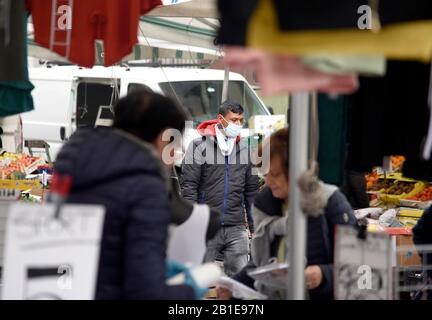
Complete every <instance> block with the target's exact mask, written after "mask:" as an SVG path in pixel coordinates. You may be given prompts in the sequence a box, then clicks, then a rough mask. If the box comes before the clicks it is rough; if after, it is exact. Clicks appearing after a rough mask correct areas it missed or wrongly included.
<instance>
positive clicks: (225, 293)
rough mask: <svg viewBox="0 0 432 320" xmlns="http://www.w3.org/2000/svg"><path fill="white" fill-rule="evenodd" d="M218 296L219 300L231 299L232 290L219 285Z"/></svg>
mask: <svg viewBox="0 0 432 320" xmlns="http://www.w3.org/2000/svg"><path fill="white" fill-rule="evenodd" d="M216 297H217V299H218V300H229V299H231V297H232V292H231V290H229V289H227V288H223V287H219V286H217V287H216Z"/></svg>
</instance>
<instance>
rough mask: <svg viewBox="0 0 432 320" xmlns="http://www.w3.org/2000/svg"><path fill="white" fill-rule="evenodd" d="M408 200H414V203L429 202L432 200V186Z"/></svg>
mask: <svg viewBox="0 0 432 320" xmlns="http://www.w3.org/2000/svg"><path fill="white" fill-rule="evenodd" d="M407 199H408V200H414V201H429V200H432V186H429V187H427V188H425V189H424V190H423V191H421V192H420V193H417V194H416V195H414V196H412V197H408V198H407Z"/></svg>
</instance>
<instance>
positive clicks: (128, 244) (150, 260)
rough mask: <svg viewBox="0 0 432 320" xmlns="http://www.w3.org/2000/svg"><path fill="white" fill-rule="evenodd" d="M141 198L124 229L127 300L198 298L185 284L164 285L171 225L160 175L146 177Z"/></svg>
mask: <svg viewBox="0 0 432 320" xmlns="http://www.w3.org/2000/svg"><path fill="white" fill-rule="evenodd" d="M143 183H144V184H145V186H146V188H144V185H143V187H142V188H140V191H141V199H142V200H140V201H139V202H138V203H136V205H134V206H133V207H132V208H130V213H129V218H128V221H127V225H126V230H125V238H126V240H125V243H124V246H125V257H124V261H125V264H124V292H125V298H126V299H195V295H194V291H193V289H192V288H191V287H189V286H186V285H179V286H167V285H166V284H165V259H166V242H167V236H168V231H167V228H168V224H169V223H170V219H171V212H170V208H169V201H168V195H167V191H166V189H165V187H164V185H163V182H162V181H161V179H160V178H158V177H152V176H147V177H146V179H145V182H143Z"/></svg>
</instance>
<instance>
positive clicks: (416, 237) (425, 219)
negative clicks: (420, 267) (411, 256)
mask: <svg viewBox="0 0 432 320" xmlns="http://www.w3.org/2000/svg"><path fill="white" fill-rule="evenodd" d="M412 231H413V241H414V243H415V244H416V245H426V244H432V206H431V207H429V208H427V209H426V210H425V212H424V213H423V216H422V217H421V218H420V219H419V220H418V221H417V224H416V225H415V227H414V228H413V230H412ZM420 257H421V259H422V262H423V263H424V264H428V265H430V264H431V261H432V253H429V254H420ZM428 275H429V277H431V278H432V270H429V271H428Z"/></svg>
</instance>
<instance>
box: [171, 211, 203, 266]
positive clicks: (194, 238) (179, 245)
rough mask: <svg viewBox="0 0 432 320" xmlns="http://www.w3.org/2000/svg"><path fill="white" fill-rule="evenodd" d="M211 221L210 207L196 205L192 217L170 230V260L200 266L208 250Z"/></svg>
mask: <svg viewBox="0 0 432 320" xmlns="http://www.w3.org/2000/svg"><path fill="white" fill-rule="evenodd" d="M209 220H210V210H209V207H208V206H207V205H199V204H194V207H193V211H192V214H191V215H190V217H189V218H188V219H187V220H186V221H185V222H183V223H182V224H181V225H179V226H176V227H171V228H170V239H169V243H168V250H167V256H168V258H169V259H171V260H174V261H177V262H180V263H183V264H186V265H189V266H198V265H200V264H201V263H202V260H203V258H204V254H205V251H206V249H207V246H206V233H207V227H208V224H209Z"/></svg>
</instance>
